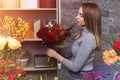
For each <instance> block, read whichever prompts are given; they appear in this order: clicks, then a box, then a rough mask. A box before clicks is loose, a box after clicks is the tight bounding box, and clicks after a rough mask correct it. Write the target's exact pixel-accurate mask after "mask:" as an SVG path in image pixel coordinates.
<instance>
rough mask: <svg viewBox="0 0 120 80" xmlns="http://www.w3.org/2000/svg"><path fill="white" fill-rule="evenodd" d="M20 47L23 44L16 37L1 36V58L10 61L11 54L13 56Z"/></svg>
mask: <svg viewBox="0 0 120 80" xmlns="http://www.w3.org/2000/svg"><path fill="white" fill-rule="evenodd" d="M20 49H21V44H20V42H19V41H18V40H16V39H15V38H12V37H3V36H0V55H1V58H4V59H6V60H7V61H8V60H9V59H11V58H10V56H11V57H13V56H14V54H15V51H17V50H20ZM2 55H3V56H2Z"/></svg>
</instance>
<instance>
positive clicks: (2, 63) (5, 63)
mask: <svg viewBox="0 0 120 80" xmlns="http://www.w3.org/2000/svg"><path fill="white" fill-rule="evenodd" d="M29 28H30V27H29V25H28V23H26V22H25V21H24V20H22V19H21V18H20V17H18V20H17V22H16V21H14V19H13V18H12V17H11V16H5V17H4V18H3V19H2V18H0V80H25V71H24V69H22V68H20V67H18V64H16V62H14V59H15V58H14V57H15V55H17V54H21V46H22V45H21V41H23V40H24V39H25V37H26V35H27V33H28V30H29Z"/></svg>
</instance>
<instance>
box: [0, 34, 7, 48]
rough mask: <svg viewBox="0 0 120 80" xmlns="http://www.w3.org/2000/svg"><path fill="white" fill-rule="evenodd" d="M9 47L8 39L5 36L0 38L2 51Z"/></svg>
mask: <svg viewBox="0 0 120 80" xmlns="http://www.w3.org/2000/svg"><path fill="white" fill-rule="evenodd" d="M6 45H7V39H6V38H5V37H3V36H0V50H3V49H4V48H5V46H6Z"/></svg>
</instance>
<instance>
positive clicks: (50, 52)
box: [47, 48, 57, 57]
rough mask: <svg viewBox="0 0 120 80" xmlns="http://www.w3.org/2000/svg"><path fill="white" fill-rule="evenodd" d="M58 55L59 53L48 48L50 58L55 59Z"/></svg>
mask: <svg viewBox="0 0 120 80" xmlns="http://www.w3.org/2000/svg"><path fill="white" fill-rule="evenodd" d="M56 54H57V52H56V51H55V50H53V49H51V48H47V55H48V56H50V57H55V55H56Z"/></svg>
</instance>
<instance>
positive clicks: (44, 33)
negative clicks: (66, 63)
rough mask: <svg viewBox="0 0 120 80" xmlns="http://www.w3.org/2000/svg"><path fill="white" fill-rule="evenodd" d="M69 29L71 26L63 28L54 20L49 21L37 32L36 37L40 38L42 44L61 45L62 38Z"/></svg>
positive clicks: (63, 38)
mask: <svg viewBox="0 0 120 80" xmlns="http://www.w3.org/2000/svg"><path fill="white" fill-rule="evenodd" d="M71 27H73V26H71ZM70 29H71V28H69V29H65V28H64V27H63V26H61V25H57V24H56V23H55V22H53V23H51V22H50V23H48V25H46V26H45V27H42V28H41V29H40V30H39V31H38V32H37V37H38V38H41V39H42V41H43V44H45V45H47V46H48V47H52V46H59V47H63V46H64V40H65V39H66V38H67V36H68V34H69V30H70Z"/></svg>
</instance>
